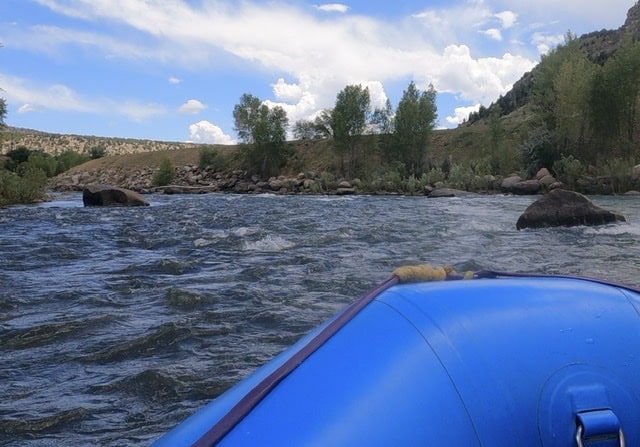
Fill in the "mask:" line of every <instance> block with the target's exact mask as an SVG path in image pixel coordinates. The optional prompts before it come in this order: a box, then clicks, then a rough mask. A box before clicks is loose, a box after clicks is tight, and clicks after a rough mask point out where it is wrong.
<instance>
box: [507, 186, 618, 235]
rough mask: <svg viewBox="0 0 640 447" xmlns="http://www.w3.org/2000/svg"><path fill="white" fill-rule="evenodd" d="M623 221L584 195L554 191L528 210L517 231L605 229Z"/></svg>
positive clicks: (523, 215)
mask: <svg viewBox="0 0 640 447" xmlns="http://www.w3.org/2000/svg"><path fill="white" fill-rule="evenodd" d="M624 221H625V218H624V216H622V215H621V214H619V213H616V212H613V211H608V210H605V209H604V208H600V207H599V206H596V205H594V204H593V202H591V201H590V200H589V199H587V198H586V197H585V196H583V195H582V194H579V193H577V192H573V191H567V190H564V189H554V190H553V191H551V192H549V193H548V194H546V195H544V196H542V197H541V198H539V199H538V200H536V201H535V202H533V203H532V204H531V205H529V206H528V207H527V209H526V210H525V211H524V213H522V215H521V216H520V218H519V219H518V222H517V223H516V228H517V229H518V230H521V229H523V228H541V227H559V226H576V225H602V224H608V223H613V222H624Z"/></svg>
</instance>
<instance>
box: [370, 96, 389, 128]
mask: <svg viewBox="0 0 640 447" xmlns="http://www.w3.org/2000/svg"><path fill="white" fill-rule="evenodd" d="M371 128H372V132H373V133H376V134H382V135H385V134H390V133H392V132H393V107H391V101H389V98H387V101H386V102H385V105H384V107H382V108H377V109H375V110H374V111H373V114H372V115H371Z"/></svg>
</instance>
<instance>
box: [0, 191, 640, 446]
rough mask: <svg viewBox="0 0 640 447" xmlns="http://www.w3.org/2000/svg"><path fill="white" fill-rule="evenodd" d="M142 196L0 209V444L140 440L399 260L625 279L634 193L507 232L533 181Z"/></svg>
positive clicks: (635, 281)
mask: <svg viewBox="0 0 640 447" xmlns="http://www.w3.org/2000/svg"><path fill="white" fill-rule="evenodd" d="M149 199H150V201H151V206H150V207H140V208H84V207H83V206H82V197H81V195H80V194H67V195H57V196H55V197H54V200H53V201H51V202H47V203H44V204H40V205H31V206H14V207H10V208H5V209H0V358H1V359H2V362H1V364H0V395H1V396H2V399H0V445H2V446H53V445H74V446H78V445H104V446H122V445H127V446H129V445H134V446H135V445H148V444H149V443H150V442H151V441H152V440H154V439H156V438H157V437H159V436H160V435H161V434H162V433H164V432H165V431H167V430H169V429H170V428H171V427H173V426H174V425H175V424H177V423H178V422H180V421H182V420H183V419H184V418H185V417H187V416H188V415H190V414H191V413H193V412H194V411H195V410H196V409H198V408H199V407H201V406H202V405H204V404H205V403H207V402H208V401H209V400H211V399H212V398H214V397H215V396H217V395H218V394H220V393H221V392H223V391H224V390H225V389H227V388H228V387H229V386H231V385H232V384H233V383H235V382H236V381H238V380H239V379H240V378H242V377H243V376H245V375H246V374H248V373H250V372H251V371H252V370H253V369H254V368H256V367H257V366H259V365H261V364H262V363H264V362H265V361H267V360H269V359H270V358H272V357H273V356H274V355H275V354H277V353H278V352H280V351H282V350H283V349H285V348H286V347H287V346H289V345H290V344H292V343H293V342H294V341H296V340H297V339H298V338H300V337H301V336H302V335H303V334H305V333H307V332H308V331H309V330H310V329H311V328H313V327H314V326H316V325H317V324H319V323H321V322H322V321H324V320H325V319H327V318H328V317H330V316H331V315H333V314H335V313H336V312H337V311H339V310H340V309H342V308H343V307H344V306H346V305H347V304H348V303H350V302H352V301H353V300H354V299H355V298H357V297H358V296H359V295H361V294H363V293H365V292H366V291H368V290H369V289H371V288H373V287H374V286H375V285H377V284H378V283H379V282H381V281H383V280H384V279H386V278H387V277H388V276H389V275H390V273H391V271H392V270H393V269H394V268H395V267H397V266H400V265H404V264H414V263H431V264H435V265H442V264H451V265H453V266H454V267H455V268H456V269H457V270H459V271H461V270H478V269H495V270H506V271H519V272H539V273H556V274H571V275H583V276H590V277H597V278H602V279H608V280H613V281H616V282H620V283H624V284H627V285H630V286H635V287H640V275H638V267H639V265H640V244H638V242H639V239H640V198H637V197H623V196H611V197H609V196H607V197H604V196H598V197H591V199H592V200H593V201H594V202H595V203H596V204H598V205H600V206H602V207H604V208H607V209H612V210H616V211H619V212H621V213H622V214H623V215H625V217H626V218H627V221H628V222H627V223H623V224H612V225H606V226H601V227H575V228H556V229H541V230H524V231H517V230H516V228H515V223H516V220H517V219H518V216H519V215H520V214H521V213H522V212H523V211H524V209H525V208H526V207H527V206H528V205H529V204H530V203H531V202H532V201H533V200H535V197H517V196H472V197H464V198H447V199H427V198H424V197H375V196H373V197H368V196H349V197H324V196H275V195H260V196H255V195H222V194H208V195H197V196H189V195H182V196H179V195H178V196H169V195H167V196H164V195H154V196H150V197H149Z"/></svg>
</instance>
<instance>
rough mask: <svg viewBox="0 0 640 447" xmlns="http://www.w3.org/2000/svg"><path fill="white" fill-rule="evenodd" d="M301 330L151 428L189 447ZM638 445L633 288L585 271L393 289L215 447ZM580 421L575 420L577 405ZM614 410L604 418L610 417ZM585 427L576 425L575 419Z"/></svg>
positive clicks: (639, 332) (637, 323) (638, 306)
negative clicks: (261, 362)
mask: <svg viewBox="0 0 640 447" xmlns="http://www.w3.org/2000/svg"><path fill="white" fill-rule="evenodd" d="M313 335H314V334H311V335H310V336H308V337H306V338H305V339H304V340H302V341H301V342H299V343H298V344H297V345H296V346H294V347H292V348H291V349H289V350H287V351H285V352H284V353H283V354H281V355H280V356H279V357H277V358H276V359H274V361H272V362H270V363H269V364H267V365H265V367H263V368H261V369H260V370H258V371H256V373H255V374H254V375H252V376H251V377H250V378H248V379H247V380H245V381H243V382H241V383H240V384H238V385H237V386H236V387H234V388H232V389H231V390H230V391H228V392H227V393H225V394H223V395H222V396H221V397H220V398H218V399H216V400H214V401H213V402H212V403H210V404H209V405H207V406H205V407H204V408H203V409H202V410H201V411H199V412H198V413H196V414H195V415H194V416H192V417H191V418H189V419H187V420H186V421H185V422H184V423H183V424H181V425H179V426H178V427H176V429H175V430H173V431H171V432H169V433H168V434H167V435H165V436H164V437H163V438H161V439H160V440H159V441H158V442H157V443H156V444H155V445H156V446H169V445H171V446H180V445H192V444H194V443H195V442H196V441H197V440H198V439H200V437H201V436H202V435H203V434H204V433H205V432H206V431H207V430H208V429H209V428H210V427H211V426H212V425H214V424H215V423H216V421H217V420H219V419H220V418H221V417H222V416H223V415H224V414H226V412H228V411H229V409H230V408H232V407H233V406H234V405H235V404H236V403H237V402H238V400H239V399H241V398H242V396H244V395H245V394H246V393H247V392H249V390H251V389H252V387H253V386H255V385H256V384H257V383H259V382H260V381H261V380H262V379H263V378H264V377H266V376H267V375H268V374H269V373H270V372H272V371H273V370H274V369H276V368H277V367H278V366H279V365H281V364H282V363H283V362H285V361H286V360H287V358H288V357H290V356H291V355H293V354H294V353H295V352H297V351H298V350H299V349H300V348H301V347H302V346H304V345H305V344H306V343H307V342H308V340H309V339H311V338H312V337H313ZM596 410H605V412H604V413H602V414H604V415H605V416H607V417H609V413H611V414H613V415H615V416H614V417H613V416H612V417H609V419H608V420H607V421H606V422H607V423H604V424H603V423H598V424H597V425H594V426H593V427H585V429H586V430H585V433H588V434H589V435H590V436H595V437H596V438H597V437H598V436H600V435H602V436H601V437H602V439H604V441H603V442H599V443H597V444H594V445H598V446H600V445H602V446H606V445H616V442H617V439H615V433H613V434H612V435H611V436H609V435H610V434H609V433H598V432H597V431H598V430H600V427H604V428H602V430H604V429H607V430H609V429H612V428H611V427H612V426H613V425H612V423H611V422H610V421H615V420H617V421H619V427H620V428H621V429H622V430H623V431H624V435H625V438H626V442H627V445H640V424H639V423H638V421H640V296H639V295H638V294H637V293H636V292H633V291H630V290H627V289H623V288H620V287H616V286H610V285H605V284H600V283H595V282H591V281H587V280H579V279H567V278H508V279H482V280H472V281H446V282H438V283H419V284H408V285H396V286H393V287H391V288H389V289H387V290H385V291H383V292H382V293H380V294H379V295H378V296H377V297H376V298H375V300H374V301H373V302H371V303H370V304H368V305H367V306H366V307H365V308H364V309H363V310H362V311H360V312H359V313H358V314H357V315H356V316H355V317H354V318H353V319H352V320H351V321H350V322H349V323H347V324H346V325H345V326H344V327H343V328H342V329H341V330H340V331H339V332H338V333H337V334H336V335H334V336H333V337H332V338H330V339H329V340H328V341H327V342H326V343H324V344H323V345H322V346H321V347H320V348H319V349H318V350H317V351H315V352H314V353H313V354H311V355H310V356H309V357H308V358H307V359H306V360H305V361H304V362H303V363H302V364H301V365H300V366H298V367H297V368H296V369H295V370H294V371H293V372H291V373H290V374H289V375H288V376H286V378H284V379H283V380H282V381H281V382H280V383H279V384H278V385H277V386H276V387H275V388H274V389H273V390H271V392H270V393H269V394H268V395H267V396H266V397H265V398H263V399H262V400H261V401H260V402H259V403H258V404H257V405H256V406H255V407H254V408H253V410H252V411H251V412H249V413H248V414H247V415H246V416H245V417H244V418H243V419H242V420H241V421H240V422H239V423H238V424H237V425H235V426H234V427H233V429H232V430H231V431H230V432H229V433H228V434H227V435H226V436H225V437H224V438H223V439H222V440H221V441H220V443H219V445H222V446H226V445H229V446H241V445H247V446H249V445H251V446H255V445H261V446H285V445H289V446H304V445H309V446H313V445H317V446H328V445H331V446H341V445H344V446H347V445H359V446H360V445H367V446H376V445H380V446H382V445H385V446H386V445H460V446H463V445H464V446H514V445H527V446H529V445H532V446H535V445H540V446H573V445H575V440H574V437H575V433H576V423H577V422H576V421H577V420H578V419H580V420H583V419H584V420H585V421H591V420H594V421H601V420H602V418H597V417H594V415H596V416H597V415H598V414H596V413H589V412H591V411H596ZM583 414H584V417H580V418H578V417H577V416H578V415H583ZM616 418H617V419H616ZM587 423H588V422H587Z"/></svg>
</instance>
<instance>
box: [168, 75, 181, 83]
mask: <svg viewBox="0 0 640 447" xmlns="http://www.w3.org/2000/svg"><path fill="white" fill-rule="evenodd" d="M181 82H182V79H180V78H177V77H175V76H169V84H173V85H177V84H180V83H181Z"/></svg>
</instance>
